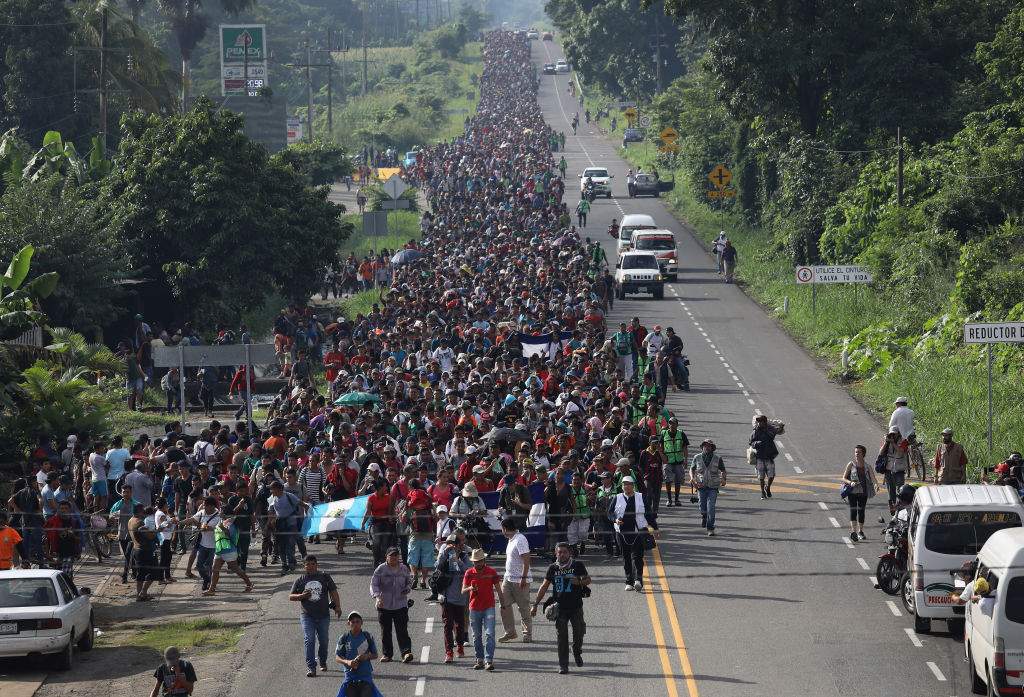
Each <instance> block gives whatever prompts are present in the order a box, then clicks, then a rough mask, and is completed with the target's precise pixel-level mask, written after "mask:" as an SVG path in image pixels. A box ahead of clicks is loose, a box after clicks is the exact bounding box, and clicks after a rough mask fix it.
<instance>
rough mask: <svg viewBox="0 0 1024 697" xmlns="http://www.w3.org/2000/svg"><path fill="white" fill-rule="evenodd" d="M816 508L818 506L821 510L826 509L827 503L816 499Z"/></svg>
mask: <svg viewBox="0 0 1024 697" xmlns="http://www.w3.org/2000/svg"><path fill="white" fill-rule="evenodd" d="M818 508H820V509H821V510H823V511H827V510H828V505H827V504H826V503H825V502H824V501H818Z"/></svg>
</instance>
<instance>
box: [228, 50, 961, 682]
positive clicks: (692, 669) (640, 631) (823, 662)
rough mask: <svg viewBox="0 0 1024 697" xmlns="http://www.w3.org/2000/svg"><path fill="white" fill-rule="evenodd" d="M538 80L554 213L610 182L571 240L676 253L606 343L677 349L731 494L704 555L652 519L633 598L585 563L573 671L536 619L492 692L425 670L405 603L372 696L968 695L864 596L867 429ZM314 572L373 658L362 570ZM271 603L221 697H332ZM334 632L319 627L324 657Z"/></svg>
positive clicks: (295, 626)
mask: <svg viewBox="0 0 1024 697" xmlns="http://www.w3.org/2000/svg"><path fill="white" fill-rule="evenodd" d="M533 45H534V59H535V60H536V61H537V62H538V63H542V62H547V61H552V62H553V61H554V60H555V59H557V58H560V57H561V53H560V50H559V47H558V45H557V44H551V43H549V42H539V41H538V42H535V43H534V44H533ZM542 79H543V82H542V87H541V93H540V105H541V107H542V109H543V110H544V113H545V115H546V117H547V119H548V121H549V122H550V123H551V124H552V125H553V126H554V128H556V129H557V130H560V131H564V132H566V134H567V139H566V151H565V153H564V155H565V158H566V160H567V162H568V163H569V169H568V171H569V173H570V175H569V182H568V187H567V188H568V190H569V191H570V192H571V193H569V195H567V197H566V200H567V202H568V204H569V205H570V208H572V207H574V206H575V203H576V200H577V198H578V194H577V193H576V192H578V180H577V179H576V178H575V177H576V175H577V174H579V172H581V171H582V169H583V168H584V167H585V166H587V165H603V166H606V167H608V169H609V170H610V171H612V172H614V174H615V179H614V180H613V190H614V192H615V194H616V195H615V197H613V198H612V199H610V200H608V199H598V200H597V201H596V202H595V204H594V205H593V208H592V210H591V213H590V220H589V225H588V227H587V228H586V230H584V231H582V234H583V235H584V236H590V237H592V238H596V239H598V240H601V241H602V243H603V244H604V247H605V250H606V251H607V253H608V257H609V259H610V260H612V262H613V263H614V259H615V250H614V242H613V240H611V239H610V238H609V237H608V236H607V234H606V232H605V230H606V228H607V226H608V223H609V222H610V221H611V219H612V218H613V217H614V218H617V219H621V217H622V215H623V214H624V213H631V212H636V213H647V214H650V215H652V216H654V218H655V220H656V221H658V222H659V224H661V225H662V226H663V227H668V228H671V229H673V230H675V231H677V234H679V252H680V276H679V281H678V282H677V283H673V284H670V285H669V286H668V287H667V288H666V293H665V298H664V300H661V301H655V300H651V299H649V298H648V297H645V296H636V297H634V296H631V297H630V298H629V299H627V300H625V301H616V302H615V307H614V311H613V312H612V313H611V316H610V318H609V320H610V324H611V323H612V322H614V323H616V324H617V323H618V322H619V321H628V320H629V319H630V318H632V317H633V316H634V315H636V316H639V317H640V320H641V322H643V324H644V325H646V326H647V328H648V329H650V328H651V327H653V326H654V325H655V324H661V325H663V326H672V327H674V328H675V330H676V331H677V332H678V333H679V334H680V335H681V336H682V337H683V340H684V341H685V343H686V353H687V354H688V356H689V358H690V360H691V370H692V378H691V384H692V391H690V392H688V393H676V392H673V393H671V394H670V395H669V398H668V403H669V407H670V408H671V409H672V410H673V411H674V412H675V413H676V414H677V415H678V416H679V417H680V420H681V425H682V427H683V429H684V430H685V431H686V432H687V434H688V435H689V437H690V440H691V442H692V443H699V442H700V440H701V439H703V438H706V437H711V438H713V439H714V440H715V441H716V442H717V443H718V446H719V450H718V452H719V454H721V455H722V456H723V458H724V460H725V463H726V466H727V468H728V472H729V480H728V481H729V484H728V486H727V487H726V488H725V489H724V490H723V491H722V493H721V496H720V497H719V499H718V522H717V533H718V535H717V537H713V538H708V537H706V536H705V534H704V531H703V530H702V529H701V528H700V526H699V514H698V513H697V510H696V506H694V505H689V504H685V505H684V507H681V508H665V507H664V505H663V506H662V515H661V518H660V522H661V526H662V529H663V531H664V534H663V537H662V540H661V542H660V544H659V550H658V552H656V553H655V554H654V555H653V558H652V556H651V555H648V566H647V577H646V578H645V592H644V593H642V594H639V593H633V592H626V591H624V590H623V576H622V569H621V565H619V564H616V563H607V564H602V563H600V561H599V558H600V556H602V555H599V554H590V555H587V556H588V558H585V559H584V561H585V562H587V563H588V566H589V568H590V570H591V575H592V577H593V579H594V585H593V589H594V593H593V597H592V598H591V599H589V600H588V601H586V606H585V612H586V620H587V635H586V639H585V645H584V654H583V655H584V659H585V661H586V665H585V666H584V667H583V668H576V667H575V666H571V668H570V670H571V673H570V674H569V675H567V676H564V675H558V674H557V668H558V663H557V656H556V653H555V633H554V627H553V626H552V625H551V623H549V622H548V621H547V620H545V619H543V618H538V619H537V620H536V626H535V631H534V643H532V644H522V643H519V642H514V643H512V644H505V645H502V644H499V645H498V648H497V651H496V654H495V666H496V668H497V670H496V671H495V672H494V673H485V672H483V671H474V670H473V669H472V658H471V657H467V658H465V659H462V660H457V661H456V663H455V664H454V665H444V664H442V663H441V660H442V659H443V657H444V648H443V641H442V636H441V621H440V608H439V607H438V606H436V605H427V604H426V603H425V602H423V598H424V597H425V595H426V593H425V592H424V591H413V596H412V597H413V598H415V599H417V603H416V605H415V607H414V608H413V609H412V611H411V617H412V622H411V626H410V632H411V634H412V638H413V653H414V655H415V657H416V661H415V662H414V663H412V664H409V665H403V664H400V663H390V664H387V665H383V666H380V665H378V666H375V668H376V672H375V679H376V681H377V684H378V686H379V687H380V689H381V691H382V692H383V694H384V695H387V696H388V697H396V696H405V695H410V696H414V695H415V696H418V695H429V696H431V697H434V696H436V697H450V696H451V695H453V694H474V695H481V696H484V697H491V696H494V697H507V696H508V695H530V694H543V695H547V694H557V695H560V696H566V695H581V696H582V695H613V696H616V697H618V696H620V695H644V696H645V697H646V696H651V697H660V696H662V695H667V696H668V697H685V696H687V695H689V697H696V695H698V694H700V695H704V696H708V697H713V696H717V695H721V696H728V697H735V696H738V695H759V696H760V695H778V696H781V697H785V696H789V695H865V696H868V695H870V696H872V697H876V696H878V695H900V696H901V697H908V696H918V695H921V696H924V695H929V696H930V695H958V694H969V683H968V681H967V678H966V668H965V665H966V664H965V662H964V660H963V646H962V640H961V638H960V637H951V636H950V635H949V634H948V633H946V626H945V623H943V622H935V623H934V625H933V634H931V635H920V636H919V635H915V634H914V633H913V631H912V628H913V622H912V621H911V618H909V617H908V616H907V615H906V613H905V612H904V611H903V608H902V606H900V605H899V601H898V598H890V597H889V596H886V595H884V594H883V593H882V592H881V591H878V590H875V589H874V587H873V583H874V568H875V564H876V559H877V555H878V554H880V553H881V552H882V551H884V547H883V545H882V543H881V541H880V536H879V533H880V531H881V526H880V525H876V524H874V523H870V524H869V525H868V532H869V533H870V534H869V537H868V540H867V541H866V542H860V543H857V544H856V545H854V544H853V543H852V542H850V541H849V539H848V538H847V533H848V531H849V528H848V525H847V520H848V515H847V507H846V505H845V503H843V502H842V501H841V500H840V499H839V496H838V490H839V476H840V475H841V473H842V470H843V468H844V466H845V465H846V463H847V461H848V460H849V459H851V457H852V453H853V448H854V445H855V444H857V443H863V444H864V445H866V446H867V447H868V451H869V454H873V450H872V449H873V448H876V447H877V446H878V443H879V442H880V439H881V437H882V429H881V427H880V425H879V424H878V423H877V422H876V421H875V420H874V419H872V418H871V417H870V416H869V415H868V414H867V413H866V412H865V411H864V410H863V409H862V408H860V407H859V406H858V405H857V403H856V402H854V401H853V400H852V399H851V398H850V397H848V396H847V394H846V393H845V392H844V391H843V390H842V389H840V388H839V387H837V386H835V385H833V384H831V383H829V382H828V380H827V379H826V377H825V375H824V372H823V371H822V370H821V369H820V368H819V367H818V366H817V365H816V364H815V362H814V361H813V360H812V359H811V358H810V357H808V356H807V355H806V354H805V353H804V352H803V351H802V350H801V348H800V347H799V346H798V345H797V344H796V343H795V342H793V341H792V340H791V339H790V338H789V337H788V336H787V335H786V334H785V333H784V332H782V331H780V330H779V329H778V328H777V327H776V325H775V324H774V323H773V322H772V320H771V319H770V318H769V317H767V316H766V315H765V313H764V312H763V311H762V310H761V309H760V308H759V307H758V306H757V305H756V304H755V303H753V302H752V301H751V300H749V299H748V298H747V297H746V296H745V295H744V294H743V293H742V292H741V291H740V290H739V289H738V288H737V287H736V286H734V285H727V284H725V283H723V282H722V281H721V279H720V277H719V276H717V274H716V272H715V271H716V269H715V265H714V261H713V259H712V257H710V256H709V254H708V253H707V252H706V251H704V250H703V249H702V247H701V246H700V245H699V244H698V243H697V242H696V241H695V240H694V239H693V238H691V237H690V236H689V234H688V233H687V232H686V229H685V227H684V226H683V225H682V224H681V223H680V222H679V221H677V220H675V219H674V218H673V217H672V216H671V215H670V214H669V212H668V210H667V208H666V207H665V206H664V204H663V203H662V201H661V200H659V199H649V198H644V199H635V200H630V199H629V198H628V197H627V195H626V185H625V178H626V177H625V175H626V171H627V169H628V165H627V164H626V163H625V162H624V161H623V160H621V159H620V158H619V157H617V155H616V144H615V143H613V142H611V141H609V140H608V139H606V138H604V137H602V136H600V134H599V133H598V132H597V130H596V128H594V127H593V126H590V125H588V124H585V123H583V122H582V116H581V123H580V127H579V130H578V135H577V136H575V137H574V136H572V135H570V134H571V133H572V129H571V127H570V120H571V119H572V116H573V114H574V113H575V112H576V111H577V109H579V111H580V113H581V114H582V112H583V110H582V109H581V108H580V107H579V105H578V103H577V102H576V101H575V100H573V99H572V98H570V96H569V94H568V92H567V87H568V76H567V75H558V76H543V78H542ZM586 106H589V107H590V108H591V109H593V108H595V106H596V105H593V104H588V105H586ZM632 147H643V145H640V144H633V145H632ZM650 147H653V146H650ZM556 159H557V156H556ZM738 251H739V264H740V266H741V267H742V264H743V259H744V255H745V254H747V253H749V251H750V250H746V249H744V247H743V244H742V240H739V241H738ZM822 321H828V319H827V317H822ZM757 411H761V412H764V413H766V414H768V415H769V416H771V417H773V418H779V419H782V420H783V421H785V423H786V433H785V435H784V436H781V437H780V438H779V441H780V442H779V449H780V451H781V452H780V455H779V457H778V459H777V460H776V464H777V479H776V483H775V486H774V487H773V494H774V496H773V498H771V499H769V500H767V501H762V500H761V499H760V493H759V491H758V486H757V480H756V479H755V478H754V476H753V472H752V468H751V467H749V466H748V465H747V464H746V463H745V461H744V453H745V449H746V444H747V437H748V436H749V433H750V422H751V417H752V415H753V414H754V413H755V412H757ZM692 452H693V451H691V455H692ZM869 459H870V458H869ZM685 498H686V497H684V499H685ZM883 508H884V502H883V501H882V499H881V498H880V497H876V498H875V499H873V500H872V502H871V503H870V504H869V510H868V520H869V522H870V521H872V520H877V516H878V515H879V514H880V513H882V509H883ZM315 549H316V548H315V547H314V548H313V550H314V551H315ZM324 552H325V553H324V554H323V556H321V560H322V563H321V568H323V569H324V570H326V571H328V572H330V573H333V574H334V576H335V578H336V579H337V580H338V581H339V582H340V584H341V585H340V593H341V598H342V602H343V605H344V607H345V610H346V612H347V611H348V610H349V609H359V610H361V611H364V612H366V613H367V614H368V615H369V617H368V621H367V623H366V628H367V629H368V630H369V631H371V632H373V633H374V634H375V636H377V638H378V640H379V631H378V628H377V625H376V622H375V621H374V619H373V617H372V613H371V612H369V610H370V608H371V604H370V598H369V584H368V576H369V573H370V572H371V568H370V564H369V561H368V558H367V555H366V554H362V553H356V554H351V553H350V554H348V555H346V556H344V557H336V556H335V555H334V554H333V551H332V550H330V549H329V548H325V550H324ZM495 565H496V567H497V568H498V570H499V571H501V570H502V569H503V559H502V558H501V557H498V558H496V560H495ZM288 585H290V579H289V580H288V583H285V582H284V581H282V583H281V585H280V588H279V590H278V592H277V593H276V595H275V597H274V599H273V601H272V602H271V603H270V605H269V608H270V609H269V612H268V615H267V618H266V621H265V623H263V624H262V625H260V626H259V627H256V628H253V629H252V630H250V631H249V632H248V633H247V640H246V643H247V644H249V645H250V646H249V648H248V650H247V651H244V652H243V653H241V654H240V655H239V661H240V666H239V667H240V669H241V670H240V671H239V673H238V675H237V677H236V679H235V682H234V691H233V694H234V695H237V696H238V697H249V696H250V695H252V694H276V695H296V696H298V695H311V696H312V695H324V696H328V695H334V694H335V693H336V692H337V689H338V687H339V684H340V680H341V674H340V672H339V671H337V670H336V669H335V668H334V665H336V664H332V668H331V671H330V672H329V673H327V675H326V676H324V675H321V676H319V677H317V678H316V679H307V678H305V677H304V673H305V667H304V665H303V659H302V644H301V631H300V628H299V622H298V607H297V605H296V604H295V603H290V602H288V600H287V588H286V586H288ZM536 585H537V584H536V583H535V584H534V587H533V589H534V590H535V589H536ZM264 587H266V586H265V585H264ZM498 624H499V627H498V633H499V634H500V631H501V630H500V621H499V623H498ZM342 627H343V624H342V623H341V622H338V621H335V622H334V623H332V628H331V636H332V641H336V640H337V637H338V636H339V635H340V633H341V631H342ZM282 646H283V647H285V648H284V649H282ZM469 655H470V656H472V651H471V649H470V651H469ZM339 667H340V666H339Z"/></svg>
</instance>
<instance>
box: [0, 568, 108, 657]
mask: <svg viewBox="0 0 1024 697" xmlns="http://www.w3.org/2000/svg"><path fill="white" fill-rule="evenodd" d="M89 593H90V591H89V589H88V588H81V589H79V588H76V587H75V584H74V583H72V582H71V580H69V579H68V577H67V576H66V575H65V574H64V572H62V571H57V570H54V569H33V570H28V569H12V570H9V571H0V657H8V656H32V655H36V654H57V668H59V669H60V670H70V669H71V657H72V654H73V653H74V647H75V644H77V645H78V648H79V649H81V650H82V651H89V650H90V649H92V644H93V617H92V601H91V600H90V598H89Z"/></svg>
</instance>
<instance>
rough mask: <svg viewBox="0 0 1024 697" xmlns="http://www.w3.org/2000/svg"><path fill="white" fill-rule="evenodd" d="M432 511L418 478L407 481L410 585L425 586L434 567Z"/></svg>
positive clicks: (406, 513)
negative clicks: (418, 578)
mask: <svg viewBox="0 0 1024 697" xmlns="http://www.w3.org/2000/svg"><path fill="white" fill-rule="evenodd" d="M434 520H435V519H434V513H433V510H432V506H431V504H430V497H429V496H427V492H425V491H424V490H423V485H422V484H421V483H420V480H419V479H412V480H410V481H409V498H408V503H407V504H406V507H405V522H406V523H407V524H408V526H409V552H408V559H409V568H410V569H412V587H413V588H416V587H417V581H416V577H417V574H419V576H420V579H421V580H420V581H419V584H420V587H421V588H427V579H428V577H429V576H430V572H431V570H432V569H433V568H434Z"/></svg>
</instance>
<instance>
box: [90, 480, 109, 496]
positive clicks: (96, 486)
mask: <svg viewBox="0 0 1024 697" xmlns="http://www.w3.org/2000/svg"><path fill="white" fill-rule="evenodd" d="M89 491H90V492H91V493H92V495H93V496H106V495H107V480H106V479H101V480H99V481H98V482H93V483H92V486H91V487H90V488H89Z"/></svg>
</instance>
